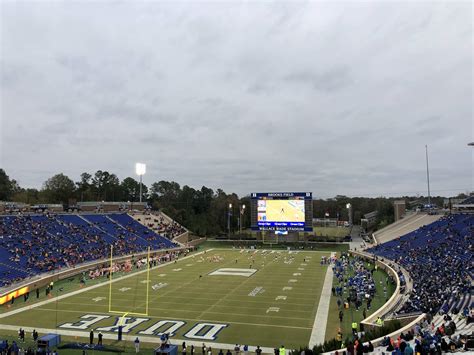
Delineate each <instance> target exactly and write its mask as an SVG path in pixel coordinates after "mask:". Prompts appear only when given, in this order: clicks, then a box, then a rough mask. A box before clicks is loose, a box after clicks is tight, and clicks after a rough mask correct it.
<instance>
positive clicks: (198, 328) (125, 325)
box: [59, 314, 229, 341]
mask: <svg viewBox="0 0 474 355" xmlns="http://www.w3.org/2000/svg"><path fill="white" fill-rule="evenodd" d="M111 318H112V317H111V316H105V315H98V314H85V315H83V316H81V317H80V319H79V320H78V321H76V322H74V323H64V324H61V325H60V326H59V328H63V329H74V330H88V329H94V330H96V331H102V332H113V333H117V332H118V328H119V322H120V320H121V318H122V317H113V318H114V324H113V325H110V326H102V327H94V325H96V323H99V322H103V321H105V320H110V319H111ZM148 321H150V318H135V317H123V322H122V323H121V324H122V333H124V334H127V333H130V332H131V331H132V330H134V329H135V328H137V327H138V326H140V325H142V324H144V323H146V322H148ZM109 324H110V323H109ZM185 325H186V322H184V321H181V320H169V319H164V320H160V321H158V322H156V323H154V324H152V325H149V326H148V328H146V329H144V330H141V331H139V332H136V333H137V334H143V335H149V336H156V337H160V336H161V335H163V334H164V333H167V334H169V335H170V336H174V335H176V332H177V331H178V330H179V329H181V328H182V327H183V326H185ZM228 326H229V325H228V324H219V323H208V322H202V323H196V324H194V325H193V326H192V327H191V328H190V329H189V330H187V331H186V332H185V333H184V334H183V336H184V337H185V338H188V339H197V340H209V341H210V340H216V339H217V335H218V334H219V333H220V332H221V331H222V330H223V329H225V328H227V327H228Z"/></svg>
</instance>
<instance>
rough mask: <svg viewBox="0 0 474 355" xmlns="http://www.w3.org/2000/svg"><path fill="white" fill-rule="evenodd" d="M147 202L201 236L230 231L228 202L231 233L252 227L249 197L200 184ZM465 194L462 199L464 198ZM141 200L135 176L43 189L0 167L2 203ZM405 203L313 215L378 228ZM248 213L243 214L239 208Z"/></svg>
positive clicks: (64, 181)
mask: <svg viewBox="0 0 474 355" xmlns="http://www.w3.org/2000/svg"><path fill="white" fill-rule="evenodd" d="M142 193H143V196H142V198H143V201H147V202H148V204H149V205H151V206H152V208H154V209H160V210H162V211H163V212H164V213H166V214H168V215H169V216H170V217H172V218H173V219H175V220H176V221H178V222H179V223H181V224H182V225H184V226H185V227H187V228H188V229H189V230H191V231H193V232H194V233H197V234H199V235H206V236H210V235H218V234H221V233H226V232H227V228H228V225H227V223H228V214H229V204H231V205H232V208H231V218H230V223H231V230H232V231H234V232H237V231H238V228H239V219H240V218H242V227H243V228H244V229H246V228H249V227H250V198H249V196H244V197H239V196H238V195H237V194H235V193H226V192H224V191H223V190H222V189H217V190H213V189H211V188H209V187H206V186H202V187H201V188H200V189H195V188H193V187H190V186H188V185H184V186H180V185H179V184H178V183H177V182H175V181H157V182H155V183H153V184H151V185H150V186H146V185H145V184H143V186H142ZM463 196H466V195H459V197H463ZM139 199H140V184H139V182H138V181H137V180H135V179H134V178H132V177H126V178H125V179H123V180H120V179H119V178H118V177H117V175H116V174H113V173H110V172H108V171H103V170H98V171H96V172H95V173H87V172H84V173H82V174H81V175H80V177H79V179H78V181H73V180H72V179H71V178H70V177H68V176H66V175H64V174H62V173H60V174H56V175H54V176H52V177H50V178H49V179H47V180H46V181H45V182H44V183H43V185H42V187H41V188H40V189H36V188H22V187H21V186H20V185H19V184H18V182H17V181H16V180H14V179H11V178H10V177H9V176H8V175H7V174H6V172H5V171H4V170H3V169H0V201H14V202H22V203H26V204H31V205H34V204H41V203H59V204H63V205H64V206H65V207H69V206H71V205H74V204H75V203H76V202H78V201H131V202H136V201H139ZM400 199H404V200H405V201H406V203H407V207H410V206H414V205H415V204H416V202H417V201H420V200H422V197H419V196H418V197H414V196H411V197H410V196H403V197H399V198H386V197H376V198H371V197H347V196H343V195H338V196H336V197H334V198H329V199H314V200H313V216H314V217H318V218H323V217H324V216H325V215H326V214H328V215H329V217H330V218H338V219H339V220H348V219H349V217H348V210H347V208H346V204H347V203H350V204H351V205H352V211H353V221H354V223H356V224H358V223H360V220H361V218H363V216H364V214H366V213H369V212H372V211H375V210H377V211H378V217H377V222H376V224H377V226H378V227H379V228H381V227H383V226H385V225H387V224H389V223H391V222H393V219H394V210H393V202H394V201H395V200H400ZM443 200H444V197H441V196H437V197H432V202H433V203H435V204H437V205H439V206H442V204H443ZM243 205H245V206H246V207H247V208H246V212H245V213H244V214H241V213H240V211H241V206H243Z"/></svg>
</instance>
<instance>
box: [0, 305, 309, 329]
mask: <svg viewBox="0 0 474 355" xmlns="http://www.w3.org/2000/svg"><path fill="white" fill-rule="evenodd" d="M38 311H51V312H55V311H56V309H55V308H40V309H38ZM61 312H64V313H79V314H84V311H74V310H66V311H64V310H62V311H61ZM89 313H91V314H100V315H110V313H106V312H94V311H90V312H89ZM212 313H215V314H221V315H228V314H229V313H218V312H212ZM114 316H116V317H119V315H114ZM245 316H248V315H245ZM143 317H146V318H150V319H158V320H162V319H163V318H166V317H162V316H143ZM260 318H262V317H261V316H260ZM270 318H282V319H298V320H299V319H301V320H303V321H307V320H308V319H304V318H287V317H275V316H272V317H270ZM179 319H180V320H186V321H194V322H209V323H212V322H220V323H226V321H222V320H215V319H201V318H199V319H196V318H183V317H180V318H179ZM227 323H229V324H242V325H251V326H259V327H272V328H291V329H304V330H308V329H312V328H311V327H299V326H296V325H278V324H265V323H249V322H234V321H231V322H230V321H229V322H227ZM2 325H5V324H0V327H1V326H2ZM0 329H1V328H0ZM58 329H59V328H58Z"/></svg>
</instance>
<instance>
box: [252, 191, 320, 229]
mask: <svg viewBox="0 0 474 355" xmlns="http://www.w3.org/2000/svg"><path fill="white" fill-rule="evenodd" d="M251 199H252V206H251V207H252V216H253V217H254V218H252V229H254V230H274V231H288V230H292V231H310V230H312V194H311V193H310V192H303V193H295V192H286V193H252V194H251ZM308 209H309V211H308ZM308 212H309V213H308Z"/></svg>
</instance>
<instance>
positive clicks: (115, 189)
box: [91, 170, 121, 201]
mask: <svg viewBox="0 0 474 355" xmlns="http://www.w3.org/2000/svg"><path fill="white" fill-rule="evenodd" d="M91 181H92V186H93V191H94V194H95V196H96V199H97V201H117V200H120V197H121V196H120V180H119V179H118V177H117V175H115V174H111V173H109V172H108V171H102V170H97V171H96V173H95V174H94V176H93V177H92V180H91Z"/></svg>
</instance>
